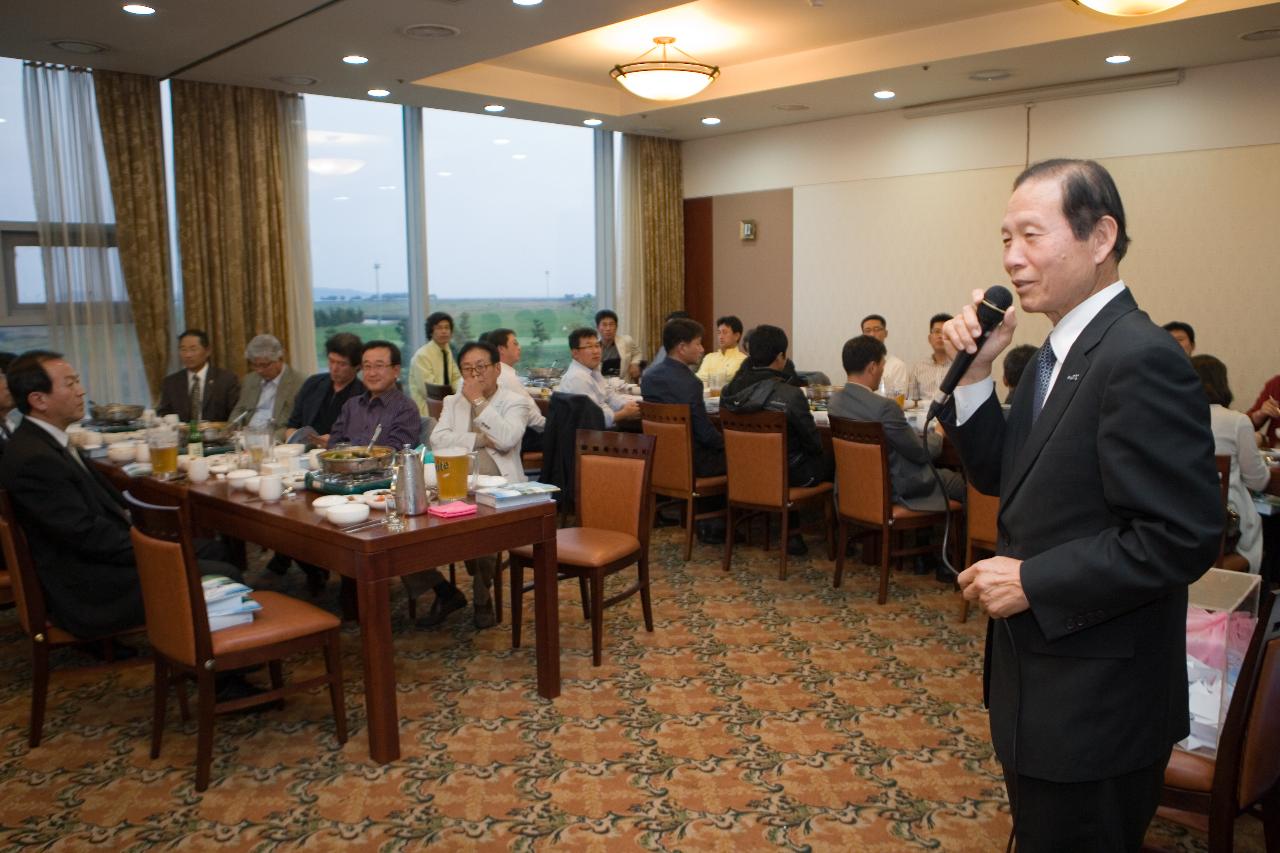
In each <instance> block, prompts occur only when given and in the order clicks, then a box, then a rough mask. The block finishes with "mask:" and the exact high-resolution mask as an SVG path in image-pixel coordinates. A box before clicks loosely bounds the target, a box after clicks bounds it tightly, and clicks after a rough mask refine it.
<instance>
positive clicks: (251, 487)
mask: <svg viewBox="0 0 1280 853" xmlns="http://www.w3.org/2000/svg"><path fill="white" fill-rule="evenodd" d="M261 482H262V476H261V475H257V474H255V475H254V476H252V477H245V478H244V490H245V491H246V492H248V493H249V494H251V495H256V494H257V493H258V484H259V483H261Z"/></svg>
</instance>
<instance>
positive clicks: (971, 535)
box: [960, 483, 1000, 622]
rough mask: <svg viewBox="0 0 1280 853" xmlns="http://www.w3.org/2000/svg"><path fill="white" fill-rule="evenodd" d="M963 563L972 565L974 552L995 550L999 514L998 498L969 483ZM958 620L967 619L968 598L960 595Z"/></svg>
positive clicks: (993, 552) (965, 620)
mask: <svg viewBox="0 0 1280 853" xmlns="http://www.w3.org/2000/svg"><path fill="white" fill-rule="evenodd" d="M964 509H965V526H966V530H965V533H966V535H965V546H964V564H965V566H972V565H973V557H974V554H978V553H990V554H995V552H996V541H997V539H998V537H999V533H998V531H997V529H996V519H997V518H998V517H999V515H1000V498H998V497H995V496H993V495H988V494H986V493H984V492H980V491H978V490H977V489H975V488H974V487H973V484H972V483H970V484H969V485H967V486H966V487H965V498H964ZM960 621H961V622H967V621H969V599H967V598H965V597H964V595H963V594H962V595H961V596H960Z"/></svg>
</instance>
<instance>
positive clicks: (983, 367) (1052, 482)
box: [943, 160, 1222, 853]
mask: <svg viewBox="0 0 1280 853" xmlns="http://www.w3.org/2000/svg"><path fill="white" fill-rule="evenodd" d="M1001 230H1002V233H1003V236H1004V245H1005V250H1004V265H1005V270H1006V271H1007V272H1008V274H1009V277H1010V280H1011V281H1012V282H1013V285H1014V287H1015V288H1016V289H1017V291H1018V297H1019V300H1020V302H1021V306H1022V309H1023V310H1024V311H1030V312H1033V313H1041V314H1045V315H1046V316H1048V318H1049V319H1050V320H1051V321H1052V322H1053V325H1054V328H1053V331H1052V332H1051V333H1050V335H1049V339H1048V340H1047V341H1046V342H1045V345H1044V346H1043V347H1041V348H1040V351H1039V352H1038V353H1037V357H1036V359H1035V360H1034V361H1033V363H1032V364H1031V365H1030V366H1028V369H1027V373H1026V375H1025V376H1024V377H1023V379H1022V381H1021V382H1020V383H1019V384H1018V386H1017V390H1016V391H1015V392H1014V395H1013V403H1012V408H1011V410H1010V412H1009V416H1008V420H1007V422H1006V420H1005V418H1004V416H1003V415H1002V414H1001V410H1000V406H999V401H998V399H997V398H996V395H995V387H994V383H993V382H992V381H991V378H990V373H991V363H992V361H993V359H994V358H995V357H996V356H997V355H998V354H999V353H1000V352H1001V351H1002V350H1003V349H1004V348H1005V347H1006V346H1008V345H1009V342H1010V341H1011V339H1012V337H1013V330H1014V325H1015V324H1016V312H1015V309H1013V308H1010V309H1009V311H1008V312H1007V313H1006V315H1005V320H1004V323H1003V324H1002V325H1001V326H999V327H998V328H997V329H996V330H995V331H994V332H993V333H992V334H991V336H990V338H989V340H988V341H987V342H986V343H985V344H984V346H983V347H982V349H981V350H980V351H977V354H976V356H975V358H974V360H973V363H972V365H971V367H970V368H969V369H968V371H967V372H966V373H965V375H964V377H963V378H962V379H961V385H960V387H958V388H957V389H956V392H955V399H954V402H953V403H952V404H951V405H950V406H948V409H947V410H946V411H944V414H943V422H944V424H946V425H947V429H948V432H949V433H950V434H951V435H952V436H953V437H954V439H955V441H956V443H957V445H958V447H959V449H960V452H961V455H962V456H963V458H964V462H965V469H966V470H967V471H968V472H969V474H970V476H971V477H972V480H973V483H974V485H975V486H977V488H978V489H980V490H981V491H983V492H986V493H988V494H999V495H1000V515H999V521H998V524H999V542H998V547H997V555H998V556H995V557H992V558H991V559H987V560H981V561H979V562H977V563H975V564H974V565H972V566H970V567H969V568H968V569H966V570H965V571H964V572H963V573H961V575H960V577H959V583H960V586H961V588H962V589H963V590H964V595H965V597H966V598H968V599H970V600H976V601H980V602H981V603H982V605H983V607H984V608H986V610H987V612H988V613H989V614H990V615H991V616H992V617H993V618H992V619H991V621H990V623H989V624H988V628H987V659H986V660H987V666H986V672H985V693H986V701H987V705H988V707H989V708H990V712H991V733H992V739H993V741H994V742H995V748H996V754H997V756H998V757H999V759H1000V761H1001V764H1002V765H1003V767H1004V773H1005V781H1006V785H1007V786H1008V790H1009V798H1010V802H1011V804H1012V805H1013V810H1014V832H1015V835H1016V837H1017V841H1018V844H1017V846H1018V850H1019V851H1020V853H1034V851H1045V850H1055V851H1056V850H1061V851H1079V850H1089V851H1120V850H1138V849H1139V848H1140V847H1141V844H1142V839H1143V835H1144V834H1145V832H1146V828H1147V824H1148V823H1149V822H1150V820H1151V817H1152V815H1153V814H1154V813H1155V809H1156V805H1157V804H1158V802H1159V798H1160V791H1161V786H1162V782H1163V776H1164V769H1165V765H1166V764H1167V763H1168V760H1169V753H1170V749H1171V747H1172V745H1173V744H1174V743H1175V742H1176V741H1178V740H1180V739H1181V738H1183V737H1185V736H1186V734H1187V732H1188V719H1187V678H1186V669H1185V667H1186V649H1185V641H1186V615H1187V585H1188V584H1190V583H1191V582H1192V581H1194V580H1195V579H1196V578H1198V577H1199V576H1200V575H1201V574H1203V573H1204V571H1205V569H1206V568H1208V567H1209V565H1210V564H1211V563H1212V562H1213V559H1214V557H1215V555H1216V554H1217V551H1218V537H1219V534H1220V533H1221V529H1222V507H1221V504H1220V500H1221V499H1220V497H1219V495H1218V484H1217V477H1216V476H1215V471H1214V462H1213V436H1212V435H1211V433H1210V431H1209V413H1208V407H1207V406H1206V405H1205V404H1204V395H1203V392H1202V391H1201V389H1200V388H1199V387H1198V384H1197V381H1196V375H1195V373H1194V372H1193V371H1192V370H1191V366H1190V363H1189V362H1188V360H1187V358H1186V356H1185V355H1184V354H1183V353H1182V351H1181V350H1180V349H1179V348H1178V346H1177V344H1176V343H1175V342H1174V341H1173V339H1172V338H1170V337H1169V335H1168V334H1167V333H1165V332H1164V331H1163V330H1161V329H1160V327H1159V326H1157V325H1155V324H1154V323H1152V322H1151V319H1150V318H1149V317H1148V316H1147V315H1146V314H1145V313H1143V312H1142V311H1140V310H1138V306H1137V303H1136V302H1135V300H1134V298H1133V295H1132V294H1131V293H1130V292H1129V291H1128V289H1127V288H1126V286H1125V284H1124V282H1123V281H1121V280H1120V274H1119V263H1120V259H1121V258H1122V257H1123V256H1124V253H1125V249H1126V247H1127V244H1128V236H1127V235H1126V232H1125V216H1124V208H1123V206H1122V204H1121V202H1120V194H1119V192H1118V191H1117V190H1116V187H1115V184H1114V182H1113V181H1112V179H1111V176H1110V175H1109V174H1108V173H1107V171H1106V170H1105V169H1103V168H1102V167H1101V166H1100V165H1098V164H1097V163H1094V162H1092V161H1079V160H1050V161H1047V162H1044V163H1039V164H1036V165H1033V166H1031V167H1030V168H1029V169H1027V170H1026V171H1025V172H1023V173H1022V175H1020V176H1019V177H1018V179H1017V181H1015V183H1014V191H1013V195H1012V197H1011V198H1010V200H1009V204H1008V207H1007V210H1006V212H1005V217H1004V222H1003V225H1002V227H1001ZM980 295H981V294H980V293H979V292H977V291H975V294H974V298H975V300H976V299H978V297H980ZM945 334H946V335H947V338H948V340H949V341H950V342H951V343H952V345H954V346H955V347H956V348H957V349H958V350H965V351H967V352H975V343H974V342H975V340H976V338H977V336H978V334H979V327H978V323H977V314H976V311H975V309H974V306H972V305H970V306H968V307H966V308H965V309H964V312H963V314H962V316H960V317H957V318H955V319H954V320H952V321H949V322H948V323H947V324H946V329H945ZM997 490H998V491H997Z"/></svg>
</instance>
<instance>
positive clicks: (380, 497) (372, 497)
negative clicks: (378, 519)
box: [360, 489, 392, 509]
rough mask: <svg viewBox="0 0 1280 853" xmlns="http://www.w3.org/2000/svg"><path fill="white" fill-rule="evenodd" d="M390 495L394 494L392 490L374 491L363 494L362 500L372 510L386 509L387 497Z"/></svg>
mask: <svg viewBox="0 0 1280 853" xmlns="http://www.w3.org/2000/svg"><path fill="white" fill-rule="evenodd" d="M389 494H392V492H391V490H390V489H373V490H371V491H368V492H365V493H364V494H362V495H361V496H360V499H361V500H363V501H364V502H365V503H367V504H368V505H369V506H370V508H372V509H386V508H387V495H389Z"/></svg>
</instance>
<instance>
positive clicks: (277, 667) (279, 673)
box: [267, 660, 284, 690]
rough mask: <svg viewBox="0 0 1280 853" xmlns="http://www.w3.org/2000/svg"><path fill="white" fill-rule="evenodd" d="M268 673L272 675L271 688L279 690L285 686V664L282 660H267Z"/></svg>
mask: <svg viewBox="0 0 1280 853" xmlns="http://www.w3.org/2000/svg"><path fill="white" fill-rule="evenodd" d="M267 673H268V674H269V675H270V676H271V688H272V689H273V690H279V689H280V688H281V687H283V686H284V665H283V664H281V663H280V661H278V660H272V661H267Z"/></svg>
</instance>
